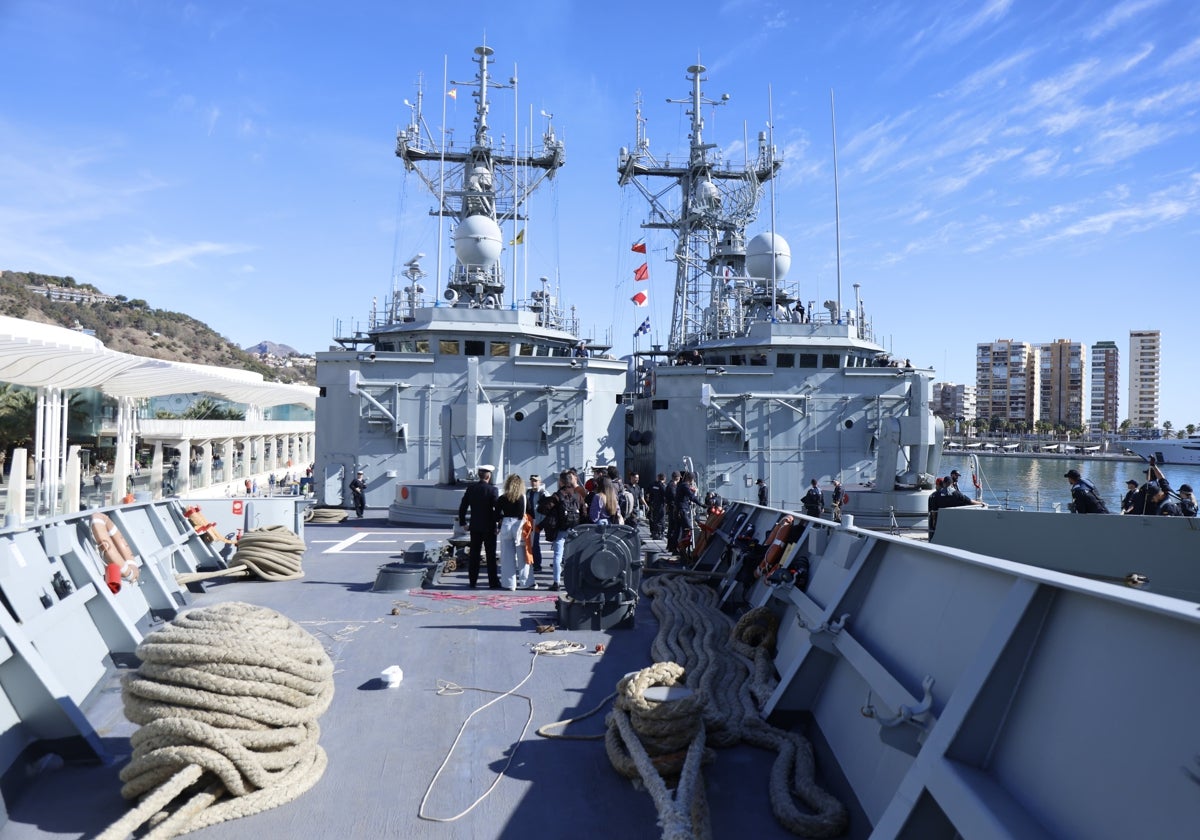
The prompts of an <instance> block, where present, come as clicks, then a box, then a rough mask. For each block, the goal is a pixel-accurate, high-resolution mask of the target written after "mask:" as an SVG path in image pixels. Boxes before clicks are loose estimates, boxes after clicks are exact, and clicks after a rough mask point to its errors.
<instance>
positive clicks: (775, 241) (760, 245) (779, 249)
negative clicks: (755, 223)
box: [746, 233, 792, 280]
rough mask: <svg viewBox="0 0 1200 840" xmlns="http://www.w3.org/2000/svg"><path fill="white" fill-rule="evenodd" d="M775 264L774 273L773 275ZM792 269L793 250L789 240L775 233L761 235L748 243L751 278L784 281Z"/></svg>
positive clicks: (747, 255)
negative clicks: (788, 242) (789, 245)
mask: <svg viewBox="0 0 1200 840" xmlns="http://www.w3.org/2000/svg"><path fill="white" fill-rule="evenodd" d="M772 263H774V273H772V270H771V269H772ZM791 267H792V250H791V249H790V248H789V247H788V244H787V240H786V239H784V238H783V237H782V236H778V235H777V234H774V233H760V234H758V235H757V236H755V237H754V238H753V239H751V240H750V241H749V242H747V243H746V273H747V274H749V275H750V276H751V277H761V278H763V279H765V280H770V279H771V278H772V277H774V278H775V279H776V280H782V279H783V278H784V277H786V276H787V273H788V269H789V268H791Z"/></svg>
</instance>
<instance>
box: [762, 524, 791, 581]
mask: <svg viewBox="0 0 1200 840" xmlns="http://www.w3.org/2000/svg"><path fill="white" fill-rule="evenodd" d="M793 521H794V520H793V518H792V516H791V514H784V516H783V518H782V519H780V520H779V521H778V522H776V523H775V527H774V528H772V529H771V533H770V534H769V535H768V536H767V551H766V554H764V555H763V559H762V562H761V563H759V564H758V568H757V569H755V570H754V576H755V577H770V576H771V574H772V573H773V572H774V571H775V570H776V569H777V568H779V558H780V557H781V556H782V555H783V545H784V542H783V540H784V537H786V536H787V535H788V531H789V530H791V527H792V522H793Z"/></svg>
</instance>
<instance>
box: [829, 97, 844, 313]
mask: <svg viewBox="0 0 1200 840" xmlns="http://www.w3.org/2000/svg"><path fill="white" fill-rule="evenodd" d="M829 118H830V126H831V128H832V130H833V235H834V239H835V240H836V246H835V247H836V252H837V307H838V308H837V311H838V314H837V319H838V320H839V321H840V320H841V317H842V208H841V201H840V199H839V197H838V174H837V171H838V162H837V112H836V111H835V110H834V107H833V88H830V89H829Z"/></svg>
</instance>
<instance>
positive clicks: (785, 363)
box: [775, 353, 796, 368]
mask: <svg viewBox="0 0 1200 840" xmlns="http://www.w3.org/2000/svg"><path fill="white" fill-rule="evenodd" d="M795 366H796V354H795V353H776V354H775V367H781V368H790V367H795Z"/></svg>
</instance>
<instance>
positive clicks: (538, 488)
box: [525, 473, 546, 572]
mask: <svg viewBox="0 0 1200 840" xmlns="http://www.w3.org/2000/svg"><path fill="white" fill-rule="evenodd" d="M544 498H546V491H545V490H544V489H543V488H542V477H541V476H540V475H538V474H537V473H534V474H533V475H531V476H529V489H528V490H526V491H525V512H526V513H528V514H529V515H530V516H532V517H533V523H534V524H533V533H532V534H530V535H529V544H530V546H531V547H532V549H533V570H534V571H535V572H540V571H541V570H542V514H540V513H538V505H540V504H541V503H542V499H544Z"/></svg>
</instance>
